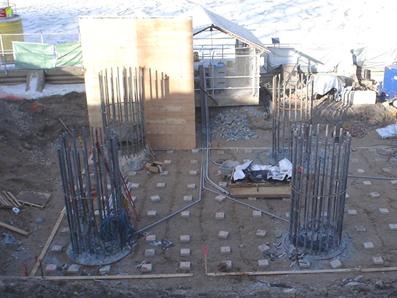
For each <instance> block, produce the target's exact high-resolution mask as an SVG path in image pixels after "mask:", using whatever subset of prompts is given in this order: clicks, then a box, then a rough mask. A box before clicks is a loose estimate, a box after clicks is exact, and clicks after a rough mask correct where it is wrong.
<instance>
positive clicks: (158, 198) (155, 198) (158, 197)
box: [150, 195, 160, 203]
mask: <svg viewBox="0 0 397 298" xmlns="http://www.w3.org/2000/svg"><path fill="white" fill-rule="evenodd" d="M150 200H151V201H152V202H154V203H156V202H160V196H159V195H154V196H150Z"/></svg>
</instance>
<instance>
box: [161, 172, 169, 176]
mask: <svg viewBox="0 0 397 298" xmlns="http://www.w3.org/2000/svg"><path fill="white" fill-rule="evenodd" d="M160 176H168V171H162V172H161V173H160Z"/></svg>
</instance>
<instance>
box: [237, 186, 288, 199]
mask: <svg viewBox="0 0 397 298" xmlns="http://www.w3.org/2000/svg"><path fill="white" fill-rule="evenodd" d="M229 191H230V194H231V195H232V196H234V197H239V198H244V197H256V198H264V199H266V198H267V199H270V198H274V199H277V198H280V199H281V198H288V197H289V196H290V195H291V187H290V186H289V185H288V184H287V185H278V186H274V185H266V184H263V183H256V184H255V183H250V184H229Z"/></svg>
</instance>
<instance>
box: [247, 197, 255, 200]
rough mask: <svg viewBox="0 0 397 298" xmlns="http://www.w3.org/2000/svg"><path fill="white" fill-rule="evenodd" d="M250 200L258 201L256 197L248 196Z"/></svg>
mask: <svg viewBox="0 0 397 298" xmlns="http://www.w3.org/2000/svg"><path fill="white" fill-rule="evenodd" d="M248 201H256V198H255V197H248Z"/></svg>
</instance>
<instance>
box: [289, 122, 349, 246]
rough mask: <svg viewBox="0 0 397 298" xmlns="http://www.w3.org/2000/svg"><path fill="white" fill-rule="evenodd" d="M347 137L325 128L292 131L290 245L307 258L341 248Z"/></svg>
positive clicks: (305, 126) (309, 126) (300, 126)
mask: <svg viewBox="0 0 397 298" xmlns="http://www.w3.org/2000/svg"><path fill="white" fill-rule="evenodd" d="M350 146H351V136H350V135H349V133H347V132H345V131H344V130H343V129H337V128H336V127H334V128H333V129H330V128H329V126H328V125H321V124H316V125H313V124H310V123H295V124H294V125H293V128H292V148H291V152H292V163H293V174H292V180H291V190H292V193H291V212H290V214H291V220H290V226H289V239H290V242H291V243H292V244H293V245H294V246H295V247H297V248H300V249H301V250H302V251H303V252H305V253H308V254H326V253H328V252H329V251H330V250H332V249H336V248H338V247H339V246H340V244H341V238H342V226H343V216H344V208H345V198H346V187H347V176H348V168H349V156H350Z"/></svg>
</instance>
